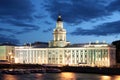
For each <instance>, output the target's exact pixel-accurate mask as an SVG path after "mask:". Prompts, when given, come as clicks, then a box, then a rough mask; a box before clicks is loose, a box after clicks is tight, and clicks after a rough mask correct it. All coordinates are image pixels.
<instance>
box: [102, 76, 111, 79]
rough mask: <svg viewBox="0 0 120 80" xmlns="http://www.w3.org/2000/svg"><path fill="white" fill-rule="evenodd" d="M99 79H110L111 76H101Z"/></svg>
mask: <svg viewBox="0 0 120 80" xmlns="http://www.w3.org/2000/svg"><path fill="white" fill-rule="evenodd" d="M100 80H112V79H111V76H101V77H100Z"/></svg>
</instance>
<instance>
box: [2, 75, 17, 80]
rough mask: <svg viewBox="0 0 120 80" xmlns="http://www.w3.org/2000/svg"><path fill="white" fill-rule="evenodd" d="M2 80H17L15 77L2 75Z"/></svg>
mask: <svg viewBox="0 0 120 80" xmlns="http://www.w3.org/2000/svg"><path fill="white" fill-rule="evenodd" d="M2 80H18V77H17V76H16V75H3V78H2Z"/></svg>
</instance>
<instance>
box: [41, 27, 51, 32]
mask: <svg viewBox="0 0 120 80" xmlns="http://www.w3.org/2000/svg"><path fill="white" fill-rule="evenodd" d="M50 31H53V28H51V27H50V28H48V29H46V30H43V32H45V33H47V32H50Z"/></svg>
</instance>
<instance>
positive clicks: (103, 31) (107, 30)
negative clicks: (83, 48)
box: [70, 21, 120, 36]
mask: <svg viewBox="0 0 120 80" xmlns="http://www.w3.org/2000/svg"><path fill="white" fill-rule="evenodd" d="M119 25H120V21H116V22H109V23H104V24H101V25H98V26H96V27H94V29H82V28H77V29H76V30H75V31H73V32H71V33H70V34H71V35H96V36H106V35H114V34H120V26H119Z"/></svg>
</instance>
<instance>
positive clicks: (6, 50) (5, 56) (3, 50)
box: [0, 45, 14, 63]
mask: <svg viewBox="0 0 120 80" xmlns="http://www.w3.org/2000/svg"><path fill="white" fill-rule="evenodd" d="M0 60H1V61H8V62H10V63H13V62H14V46H6V45H5V46H0Z"/></svg>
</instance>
